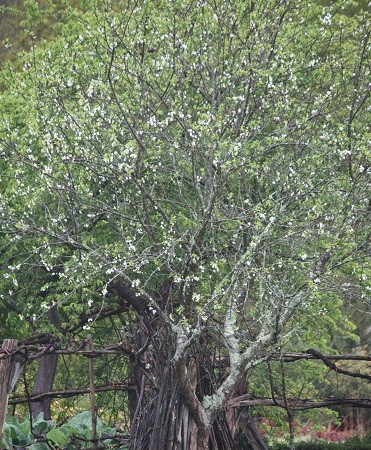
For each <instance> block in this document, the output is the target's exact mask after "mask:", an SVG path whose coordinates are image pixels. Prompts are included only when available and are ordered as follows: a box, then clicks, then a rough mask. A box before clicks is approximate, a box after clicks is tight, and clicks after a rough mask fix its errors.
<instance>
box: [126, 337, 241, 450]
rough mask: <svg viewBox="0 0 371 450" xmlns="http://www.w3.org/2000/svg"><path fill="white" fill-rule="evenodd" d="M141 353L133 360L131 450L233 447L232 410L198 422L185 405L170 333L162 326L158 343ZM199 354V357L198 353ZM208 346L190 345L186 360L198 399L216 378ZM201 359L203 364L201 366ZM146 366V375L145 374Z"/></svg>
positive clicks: (210, 389) (218, 449) (219, 449)
mask: <svg viewBox="0 0 371 450" xmlns="http://www.w3.org/2000/svg"><path fill="white" fill-rule="evenodd" d="M157 343H158V344H159V347H158V348H157V351H156V353H155V352H154V349H152V350H151V351H147V352H146V354H145V355H144V354H143V357H142V363H141V364H138V363H136V362H134V363H133V365H132V368H131V382H132V384H134V385H135V389H134V390H133V391H132V394H131V399H130V406H131V419H132V423H131V439H130V447H129V448H130V450H158V449H164V450H234V449H235V448H236V447H235V444H234V440H233V430H234V423H232V422H233V420H231V418H232V417H233V414H229V418H227V416H226V413H225V412H223V413H221V414H220V416H218V417H217V419H216V420H215V421H214V423H213V424H212V426H211V429H208V428H207V427H201V426H198V425H197V423H196V420H195V418H194V417H193V415H192V412H191V410H190V409H189V407H188V406H187V402H186V399H185V397H184V395H183V394H182V392H181V390H180V386H179V382H178V375H177V371H176V369H175V367H174V365H173V363H172V357H173V354H174V343H173V342H172V338H171V333H170V332H169V333H166V332H165V331H164V330H162V335H161V343H160V342H157ZM201 352H202V358H201V357H200V356H201ZM207 356H208V352H207V349H204V348H201V346H200V345H194V347H193V348H192V350H190V356H189V358H188V359H187V373H188V375H189V377H190V379H191V383H192V385H193V386H194V391H195V392H196V395H197V397H198V398H199V400H200V401H202V399H203V397H204V396H205V395H210V394H212V393H213V386H215V380H213V379H211V376H212V374H213V370H212V366H211V363H212V361H211V357H209V358H208V357H207ZM201 359H202V361H203V363H204V364H207V365H208V367H205V366H201V365H200V364H199V361H200V360H201ZM144 363H145V364H146V367H148V368H149V369H148V370H149V371H150V375H151V377H152V380H151V377H150V376H147V375H148V374H145V373H144V370H143V366H144V365H145V364H144Z"/></svg>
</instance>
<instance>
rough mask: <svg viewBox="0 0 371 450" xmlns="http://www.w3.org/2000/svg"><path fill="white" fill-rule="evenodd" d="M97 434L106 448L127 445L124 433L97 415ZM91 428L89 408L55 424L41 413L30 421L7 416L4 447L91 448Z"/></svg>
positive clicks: (40, 449)
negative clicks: (104, 423)
mask: <svg viewBox="0 0 371 450" xmlns="http://www.w3.org/2000/svg"><path fill="white" fill-rule="evenodd" d="M97 437H98V438H99V440H100V442H101V443H102V445H104V448H106V449H114V448H119V449H121V450H124V449H126V448H127V446H126V443H125V441H126V440H127V439H126V438H127V436H125V435H123V436H122V435H118V434H117V431H116V429H115V428H108V427H105V426H104V425H103V423H102V421H101V419H100V418H99V417H98V418H97ZM91 439H93V431H92V425H91V414H90V411H84V412H82V413H80V414H77V415H76V416H74V417H72V418H71V419H69V420H68V421H67V422H66V423H65V424H63V425H62V426H60V427H58V426H57V425H56V424H55V423H54V422H53V421H52V420H44V415H43V413H41V414H40V415H39V416H38V417H37V418H36V419H35V420H34V421H33V422H32V428H31V422H30V421H29V420H28V419H27V420H25V421H23V422H19V421H18V420H17V419H16V418H15V417H13V416H8V417H7V421H6V423H5V425H4V438H3V443H2V446H1V448H2V449H3V450H10V449H12V450H23V449H25V448H27V449H29V450H50V449H51V448H53V449H56V450H57V449H62V448H63V449H68V450H80V449H86V448H91V445H92V444H91Z"/></svg>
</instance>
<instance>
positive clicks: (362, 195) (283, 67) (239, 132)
mask: <svg viewBox="0 0 371 450" xmlns="http://www.w3.org/2000/svg"><path fill="white" fill-rule="evenodd" d="M346 3H348V2H343V1H336V2H332V3H331V5H330V6H321V5H318V4H316V3H312V4H311V5H310V6H308V4H307V2H304V1H296V2H294V3H293V2H287V1H278V2H277V1H264V2H263V1H256V2H252V1H251V2H245V1H236V2H225V1H215V2H211V1H210V2H209V1H198V2H195V1H183V0H179V1H171V2H169V1H161V0H159V1H156V2H149V1H140V2H134V1H133V2H132V1H129V2H127V1H126V2H122V3H121V2H112V3H111V2H106V1H104V2H98V3H97V4H96V5H94V8H93V7H90V8H89V7H87V8H86V9H85V10H84V11H77V10H75V9H71V10H70V12H69V13H70V14H71V17H70V20H68V21H67V24H66V25H64V26H62V27H61V31H60V33H59V36H58V37H56V38H55V39H53V41H52V42H50V43H47V44H44V45H39V48H36V49H35V50H34V51H33V53H32V54H31V55H29V56H27V57H26V56H25V57H24V67H23V71H22V72H15V71H14V70H13V69H11V68H10V67H9V68H4V69H3V73H2V78H1V80H2V85H3V86H4V89H3V92H2V94H1V102H0V116H1V123H0V155H1V170H2V174H3V175H2V179H1V185H0V188H1V191H0V195H1V197H0V202H1V203H0V221H1V237H0V239H1V258H2V261H3V265H2V269H1V286H2V292H1V302H2V304H3V305H4V309H3V311H2V313H1V314H2V315H3V320H4V323H6V326H7V327H8V329H11V328H14V327H17V329H18V330H20V324H21V323H22V324H23V325H22V326H23V328H22V329H23V330H24V333H25V334H27V333H29V331H30V330H33V331H40V330H42V331H51V330H54V332H56V333H60V334H61V335H63V336H73V335H78V334H79V333H83V332H84V330H85V331H86V330H88V329H89V330H90V332H94V330H97V329H98V326H99V323H104V320H101V319H104V318H105V317H108V315H110V314H111V313H113V312H115V313H114V314H116V316H117V317H120V321H121V323H122V334H123V336H124V335H125V336H129V339H130V342H131V344H130V345H131V348H132V351H133V353H136V354H137V358H138V361H137V362H138V364H139V366H140V369H141V371H142V373H143V374H144V376H145V380H146V381H145V383H149V384H151V383H152V384H153V385H154V386H156V383H158V382H159V377H161V373H163V370H164V368H165V367H166V368H167V370H170V369H169V368H170V367H171V370H173V371H174V377H175V379H176V382H177V383H178V385H179V389H180V392H181V393H182V394H183V396H184V398H185V404H186V406H187V407H188V408H189V410H190V412H191V415H192V416H193V418H194V420H195V423H196V428H197V432H198V442H199V444H198V445H199V447H198V448H200V449H202V448H207V442H208V439H209V433H210V430H211V428H212V427H213V424H214V423H215V421H216V419H217V417H218V416H219V415H220V414H221V413H222V411H223V409H224V406H225V404H226V401H227V400H228V399H230V398H231V397H232V396H233V395H234V393H235V392H236V389H237V387H238V385H239V383H241V380H244V379H245V377H246V374H247V373H249V370H250V369H251V368H253V367H255V366H257V365H259V364H260V363H262V362H263V361H266V360H267V359H269V356H270V355H271V354H272V353H273V352H276V351H277V348H282V347H285V346H286V347H285V348H302V349H303V346H304V345H307V344H308V342H309V343H311V342H317V345H318V346H319V347H321V348H329V347H330V345H331V334H332V333H343V334H345V335H347V336H350V337H352V336H353V338H355V335H354V333H353V332H354V329H355V328H354V325H353V324H352V321H351V320H350V316H347V315H346V313H345V310H347V311H351V310H354V309H356V310H358V311H359V310H361V311H362V312H363V313H367V312H369V307H370V300H369V299H370V288H371V286H370V272H371V266H370V259H369V255H370V211H371V203H370V195H369V194H370V170H371V169H370V167H371V166H370V149H369V145H368V144H369V142H370V125H369V121H368V120H367V119H368V118H367V113H368V112H369V110H370V64H369V63H370V59H369V58H370V23H369V13H368V12H367V11H365V10H360V11H359V12H357V13H354V14H347V13H346ZM72 19H73V20H72ZM345 306H346V307H347V309H345ZM24 322H26V323H27V326H26V327H25V325H24ZM133 324H134V325H133ZM105 326H107V325H105ZM27 327H28V328H27ZM107 333H108V332H107ZM106 338H107V341H110V339H111V338H110V335H109V334H106ZM112 340H113V341H115V340H116V337H114V338H113V339H112ZM200 346H201V347H202V346H204V348H206V349H207V352H206V351H205V352H206V353H207V354H208V355H211V354H213V352H214V351H218V352H219V355H220V357H221V358H225V361H227V368H226V370H225V372H224V375H223V376H220V377H219V378H218V377H216V378H214V379H213V380H214V381H213V385H212V387H210V389H209V390H208V391H205V392H203V393H199V392H196V386H195V384H194V374H193V364H194V363H193V362H192V361H193V359H192V358H196V359H197V358H200V360H201V364H204V363H205V365H206V362H205V361H206V359H207V358H209V356H207V357H205V353H202V352H201V353H200V351H199V350H198V349H199V347H200ZM160 355H161V356H160ZM202 358H206V359H205V361H204V360H203V359H202ZM159 359H160V360H161V361H163V363H162V364H160V365H159V366H158V367H156V364H157V362H158V361H159ZM156 380H157V381H156ZM205 439H206V440H205ZM205 442H206V444H205ZM143 445H145V444H143ZM133 448H135V447H133ZM138 448H139V447H138ZM141 448H147V447H145V446H143V447H141ZM148 448H149V447H148ZM153 448H154V447H153ZM157 448H159V447H157ZM164 448H165V447H164ZM174 448H175V447H174ZM179 448H181V447H179Z"/></svg>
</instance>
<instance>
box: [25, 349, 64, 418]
mask: <svg viewBox="0 0 371 450" xmlns="http://www.w3.org/2000/svg"><path fill="white" fill-rule="evenodd" d="M57 358H58V355H56V354H50V355H44V356H42V357H41V358H40V362H39V367H38V369H37V373H36V379H35V385H34V388H33V391H32V395H40V394H43V393H45V392H50V391H51V390H52V387H53V383H54V378H55V373H56V370H57ZM51 400H52V399H51V397H43V398H42V399H40V401H36V402H32V403H31V413H32V417H34V418H36V417H37V416H38V415H39V414H40V413H41V412H43V413H44V419H45V420H50V419H51V413H50V404H51Z"/></svg>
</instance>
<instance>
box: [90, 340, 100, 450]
mask: <svg viewBox="0 0 371 450" xmlns="http://www.w3.org/2000/svg"><path fill="white" fill-rule="evenodd" d="M88 348H89V351H93V339H92V337H91V336H90V335H89V336H88ZM89 378H90V411H91V425H92V431H93V448H94V449H97V448H99V445H98V439H97V405H96V403H95V384H94V363H93V358H92V357H90V358H89Z"/></svg>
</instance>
